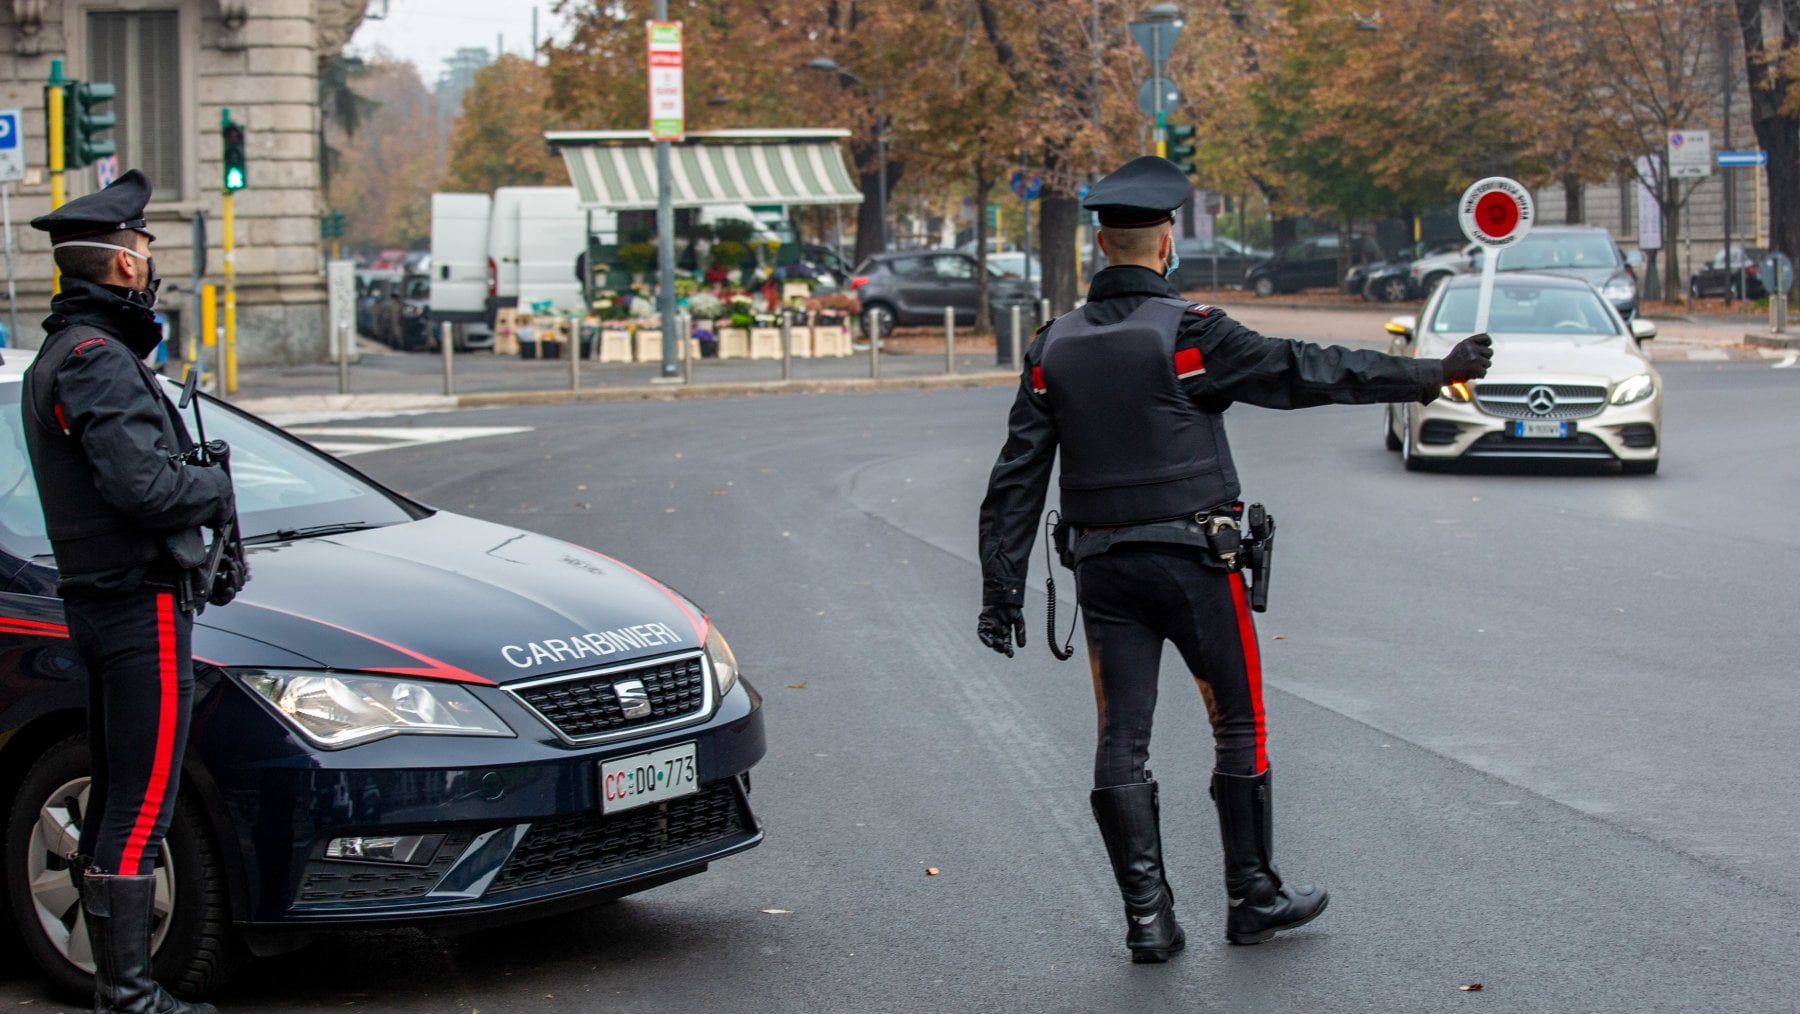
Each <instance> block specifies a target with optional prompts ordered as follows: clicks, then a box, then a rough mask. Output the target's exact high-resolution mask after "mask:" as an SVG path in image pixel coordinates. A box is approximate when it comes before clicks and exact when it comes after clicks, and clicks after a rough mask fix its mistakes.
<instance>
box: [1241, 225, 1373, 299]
mask: <svg viewBox="0 0 1800 1014" xmlns="http://www.w3.org/2000/svg"><path fill="white" fill-rule="evenodd" d="M1339 245H1340V244H1339V240H1338V235H1337V234H1336V233H1327V234H1325V235H1322V236H1313V237H1310V238H1308V239H1303V240H1300V241H1299V242H1297V243H1294V244H1292V245H1291V246H1288V247H1287V248H1286V249H1283V250H1278V251H1276V252H1275V256H1273V257H1271V258H1269V259H1268V260H1266V261H1264V262H1262V263H1261V264H1258V265H1256V266H1255V267H1252V268H1251V269H1250V272H1249V279H1248V282H1247V283H1246V284H1248V285H1249V286H1250V288H1251V290H1252V291H1254V292H1255V293H1256V294H1257V295H1258V296H1273V295H1274V294H1276V293H1277V292H1298V291H1299V290H1301V289H1335V288H1337V287H1338V281H1339V278H1338V252H1339ZM1386 259H1387V255H1386V254H1384V253H1382V251H1381V246H1380V245H1379V244H1377V243H1376V242H1375V238H1374V237H1373V236H1367V235H1363V234H1361V233H1353V234H1352V235H1351V237H1350V263H1351V265H1352V266H1354V265H1356V264H1359V263H1360V264H1373V263H1375V262H1377V261H1382V260H1386Z"/></svg>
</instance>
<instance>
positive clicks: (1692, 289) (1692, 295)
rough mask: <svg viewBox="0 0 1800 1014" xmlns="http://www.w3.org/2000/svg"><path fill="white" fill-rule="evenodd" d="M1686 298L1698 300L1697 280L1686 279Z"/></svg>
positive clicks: (1698, 281)
mask: <svg viewBox="0 0 1800 1014" xmlns="http://www.w3.org/2000/svg"><path fill="white" fill-rule="evenodd" d="M1688 298H1689V299H1699V298H1700V280H1699V279H1698V278H1690V279H1688Z"/></svg>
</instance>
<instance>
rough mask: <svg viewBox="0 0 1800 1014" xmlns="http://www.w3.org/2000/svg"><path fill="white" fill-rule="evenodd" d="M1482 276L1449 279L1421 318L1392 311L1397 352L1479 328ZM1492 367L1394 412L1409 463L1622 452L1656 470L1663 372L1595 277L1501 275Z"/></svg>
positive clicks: (1432, 345)
mask: <svg viewBox="0 0 1800 1014" xmlns="http://www.w3.org/2000/svg"><path fill="white" fill-rule="evenodd" d="M1480 284H1481V278H1480V276H1479V275H1459V276H1456V277H1454V278H1451V279H1449V280H1448V281H1446V282H1445V283H1444V284H1443V285H1441V286H1439V287H1438V290H1437V291H1436V292H1435V293H1433V294H1432V296H1431V298H1430V299H1429V300H1427V301H1426V303H1425V308H1424V310H1423V311H1422V312H1421V313H1420V314H1419V316H1417V317H1412V316H1401V317H1395V318H1393V319H1392V320H1390V321H1388V324H1387V330H1388V333H1389V334H1390V335H1392V336H1393V339H1392V341H1391V343H1390V345H1389V349H1388V351H1390V352H1392V353H1394V354H1396V355H1414V356H1431V357H1433V358H1437V357H1441V356H1443V355H1444V354H1445V353H1447V352H1449V351H1450V348H1451V346H1453V345H1455V344H1456V343H1457V342H1458V341H1460V340H1462V339H1463V338H1465V337H1467V336H1469V335H1470V334H1472V333H1474V331H1475V312H1476V301H1477V299H1478V297H1479V292H1480ZM1487 330H1488V333H1489V334H1491V335H1493V337H1494V364H1493V367H1492V368H1491V369H1490V371H1489V372H1488V375H1487V376H1486V377H1485V378H1483V379H1481V380H1477V381H1473V382H1471V383H1468V384H1451V385H1449V386H1447V387H1445V388H1444V389H1443V391H1442V393H1441V396H1440V397H1439V398H1438V399H1437V400H1436V401H1433V402H1432V403H1431V404H1429V405H1392V406H1389V408H1388V410H1387V427H1386V439H1387V446H1388V449H1389V450H1394V451H1399V452H1400V456H1401V460H1402V461H1404V462H1405V464H1406V467H1407V468H1408V469H1409V470H1412V471H1418V470H1420V469H1423V468H1427V467H1429V466H1430V465H1432V464H1434V463H1438V462H1447V461H1451V460H1456V459H1462V458H1470V459H1478V458H1479V459H1496V458H1536V459H1544V460H1550V459H1560V460H1581V459H1587V460H1592V461H1617V462H1618V463H1619V467H1620V469H1621V471H1623V472H1625V473H1626V474H1648V473H1651V472H1654V471H1656V465H1657V462H1658V460H1659V459H1660V455H1661V449H1662V377H1661V376H1660V375H1659V374H1658V373H1657V372H1656V369H1655V367H1653V366H1651V365H1650V358H1649V356H1647V355H1645V353H1644V351H1643V349H1642V348H1641V347H1640V343H1642V342H1644V341H1648V340H1649V339H1651V338H1654V337H1656V325H1654V324H1652V323H1650V322H1649V321H1646V320H1633V321H1631V322H1630V323H1629V324H1627V323H1626V322H1625V320H1624V319H1623V318H1622V317H1620V316H1619V313H1618V311H1617V310H1615V309H1614V308H1613V307H1612V306H1611V304H1609V303H1608V302H1607V301H1606V300H1604V299H1602V298H1601V297H1600V294H1599V293H1598V292H1595V291H1594V288H1593V287H1592V286H1591V285H1589V284H1588V283H1587V282H1584V281H1581V280H1578V279H1573V278H1559V277H1555V276H1551V275H1534V274H1523V273H1511V272H1509V273H1506V274H1502V275H1500V276H1499V277H1498V278H1497V279H1495V281H1494V294H1493V300H1492V306H1491V308H1490V311H1489V316H1488V328H1487Z"/></svg>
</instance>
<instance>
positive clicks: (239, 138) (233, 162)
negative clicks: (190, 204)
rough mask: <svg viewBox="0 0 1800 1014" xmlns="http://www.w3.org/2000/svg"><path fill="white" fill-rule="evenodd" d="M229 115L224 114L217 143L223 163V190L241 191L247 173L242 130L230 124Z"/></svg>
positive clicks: (227, 113) (236, 125)
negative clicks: (218, 143)
mask: <svg viewBox="0 0 1800 1014" xmlns="http://www.w3.org/2000/svg"><path fill="white" fill-rule="evenodd" d="M230 115H231V114H230V113H229V112H226V114H225V116H224V117H222V118H221V119H222V122H221V123H220V125H219V142H220V150H221V155H222V158H223V161H224V163H225V189H226V190H227V191H232V190H242V189H244V184H245V182H246V178H247V173H246V172H245V171H244V128H243V127H242V126H240V125H238V124H236V123H233V122H231V119H230Z"/></svg>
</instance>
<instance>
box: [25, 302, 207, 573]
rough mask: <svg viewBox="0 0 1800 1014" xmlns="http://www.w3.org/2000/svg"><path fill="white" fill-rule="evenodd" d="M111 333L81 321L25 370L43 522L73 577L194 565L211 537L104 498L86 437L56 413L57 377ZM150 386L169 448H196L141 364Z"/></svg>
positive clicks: (28, 440) (28, 437) (63, 569)
mask: <svg viewBox="0 0 1800 1014" xmlns="http://www.w3.org/2000/svg"><path fill="white" fill-rule="evenodd" d="M94 337H110V336H109V335H107V334H106V332H104V331H101V330H100V329H98V328H94V327H87V326H75V327H69V328H65V329H64V330H62V331H60V332H58V333H56V334H54V335H51V336H50V338H49V339H47V340H46V341H45V343H44V348H43V351H42V352H41V353H40V354H39V356H38V357H37V359H36V361H34V362H33V363H32V364H31V367H30V368H29V369H28V370H26V371H25V379H24V390H23V398H22V401H23V403H24V406H23V407H24V413H23V414H24V423H25V445H26V447H27V449H28V450H29V451H30V454H31V465H32V468H33V470H34V471H35V472H36V474H37V484H38V490H39V494H40V496H41V499H42V501H43V507H44V522H45V527H46V529H47V532H48V534H49V536H50V546H51V548H52V550H54V552H55V553H56V568H57V570H58V571H59V572H60V573H61V574H62V575H63V577H65V578H67V577H69V576H71V575H80V574H93V573H98V572H103V571H114V570H122V569H125V568H128V567H136V566H142V565H145V564H151V563H155V562H157V561H159V560H168V561H171V562H176V561H180V562H177V563H176V565H177V566H178V567H183V568H185V567H189V566H192V565H193V563H192V562H191V561H193V560H197V559H201V558H203V557H204V553H205V548H206V547H205V542H204V541H203V539H202V538H201V535H200V532H199V530H198V529H194V530H187V531H180V532H167V533H159V532H151V531H146V530H144V529H143V528H140V527H139V526H138V525H136V524H135V523H133V521H132V519H131V518H130V517H128V516H127V515H125V514H122V513H120V512H119V511H118V510H116V509H114V508H113V507H112V505H110V504H108V503H107V502H106V501H105V500H103V499H102V498H101V497H100V493H99V490H98V487H97V486H96V484H95V472H94V467H93V465H92V464H90V463H89V462H88V458H87V454H86V452H85V451H84V449H83V448H82V446H81V444H80V442H79V441H78V440H76V439H75V438H74V437H73V436H71V435H69V434H67V433H65V432H63V427H62V423H61V422H60V421H59V420H58V418H57V415H56V374H57V372H58V371H59V370H60V369H61V368H62V365H63V363H64V362H65V361H67V359H68V358H69V356H70V355H71V354H72V352H73V350H74V348H75V346H76V345H77V344H78V343H80V342H82V341H85V340H87V339H89V338H94ZM139 372H140V373H141V374H142V380H143V383H144V385H145V388H146V390H148V391H149V392H150V393H151V394H152V395H154V396H155V398H156V399H157V401H158V403H159V404H161V405H162V406H163V408H164V431H163V435H164V437H165V438H166V441H167V446H169V447H171V448H174V449H177V450H179V451H186V450H187V449H188V448H189V447H191V446H192V442H191V441H190V440H189V439H188V438H187V430H186V428H185V427H180V426H177V425H176V420H175V419H174V409H173V407H172V406H170V405H169V404H168V399H167V398H166V397H164V396H163V393H162V389H161V387H160V386H159V385H158V384H157V382H156V378H155V377H154V376H153V375H152V374H151V373H150V371H149V369H148V368H144V367H142V366H141V364H140V371H139Z"/></svg>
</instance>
